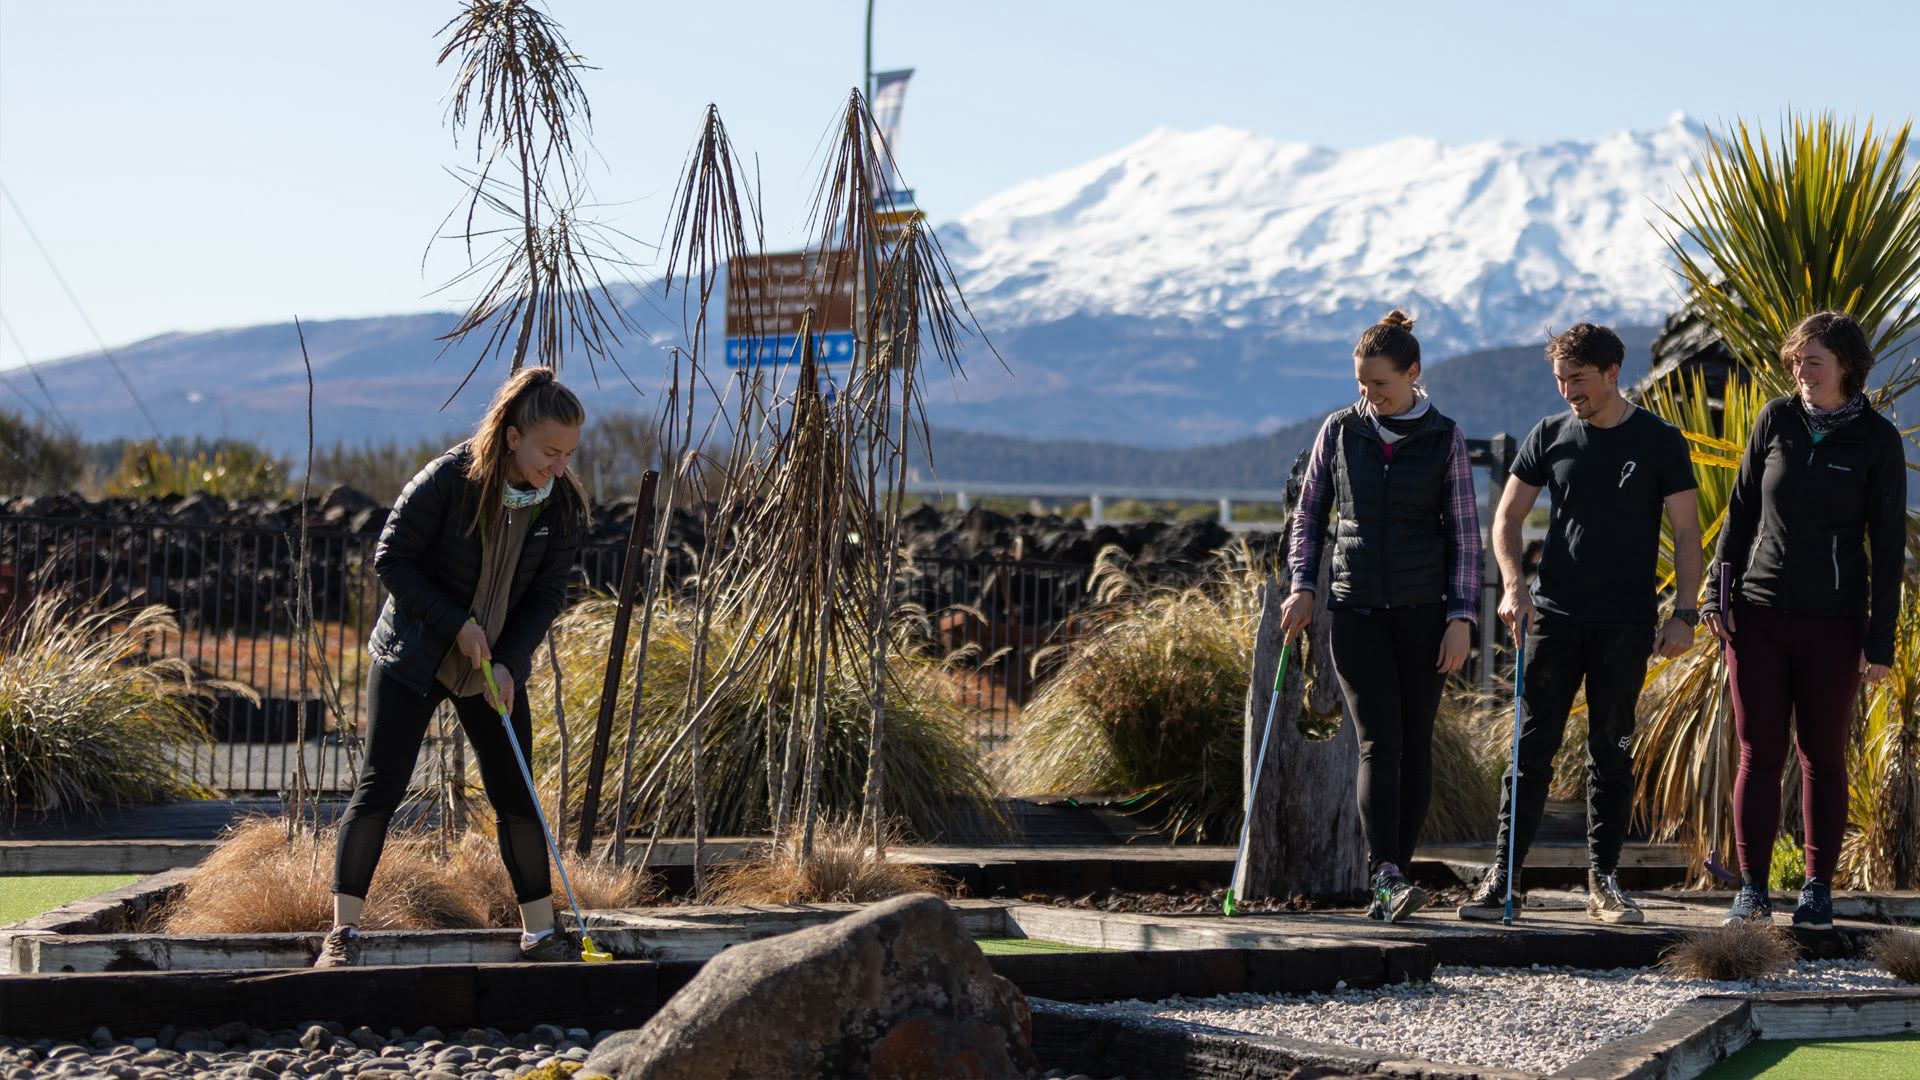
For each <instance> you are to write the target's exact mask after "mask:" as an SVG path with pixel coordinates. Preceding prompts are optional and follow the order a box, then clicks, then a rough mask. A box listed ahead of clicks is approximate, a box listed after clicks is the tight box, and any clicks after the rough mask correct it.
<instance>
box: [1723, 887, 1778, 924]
mask: <svg viewBox="0 0 1920 1080" xmlns="http://www.w3.org/2000/svg"><path fill="white" fill-rule="evenodd" d="M1772 921H1773V900H1772V898H1771V897H1769V896H1768V895H1767V890H1765V889H1763V888H1761V887H1760V886H1758V885H1749V884H1743V885H1741V886H1740V891H1739V892H1737V893H1735V894H1734V896H1733V906H1732V907H1730V908H1728V909H1727V915H1726V918H1724V919H1721V920H1720V925H1722V926H1732V925H1733V924H1734V923H1737V922H1772Z"/></svg>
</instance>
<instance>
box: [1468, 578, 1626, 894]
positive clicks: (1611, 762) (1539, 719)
mask: <svg viewBox="0 0 1920 1080" xmlns="http://www.w3.org/2000/svg"><path fill="white" fill-rule="evenodd" d="M1652 656H1653V626H1652V625H1651V624H1649V625H1646V626H1581V625H1578V624H1575V623H1570V622H1568V621H1566V620H1564V619H1554V618H1553V617H1552V616H1546V615H1543V616H1540V617H1539V620H1538V621H1537V622H1536V623H1535V624H1534V626H1533V628H1532V629H1531V630H1530V631H1528V633H1527V685H1526V686H1525V688H1524V689H1523V691H1522V693H1523V694H1524V696H1525V698H1526V702H1527V715H1526V722H1525V723H1523V724H1522V725H1521V726H1520V813H1519V850H1518V851H1517V852H1516V854H1515V858H1514V862H1515V864H1516V865H1519V866H1525V865H1526V861H1527V849H1528V848H1530V847H1531V846H1532V845H1533V837H1534V833H1535V832H1536V831H1538V829H1539V828H1540V815H1541V813H1543V812H1544V811H1545V809H1546V805H1547V788H1548V786H1549V785H1550V784H1551V783H1552V782H1553V757H1554V755H1555V754H1557V753H1559V752H1560V740H1561V739H1562V737H1563V736H1564V735H1565V733H1566V730H1567V714H1568V713H1569V712H1571V711H1572V709H1573V698H1574V695H1575V694H1577V693H1578V692H1579V690H1580V684H1581V683H1582V682H1583V681H1584V682H1585V683H1586V687H1587V861H1588V864H1589V865H1590V866H1591V867H1592V868H1593V869H1595V870H1598V871H1600V872H1601V873H1603V874H1605V873H1611V872H1612V871H1614V870H1615V869H1617V868H1618V867H1619V865H1620V845H1621V844H1622V843H1623V842H1625V840H1626V836H1627V819H1628V817H1629V815H1631V814H1632V812H1633V755H1632V746H1633V725H1634V709H1635V706H1637V705H1638V704H1639V701H1640V687H1641V685H1642V684H1643V683H1645V681H1646V677H1647V661H1648V659H1649V658H1651V657H1652ZM1509 717H1511V714H1509ZM1512 731H1513V729H1512V728H1511V727H1509V728H1508V729H1507V732H1508V738H1509V739H1511V738H1512ZM1507 745H1508V746H1511V745H1512V743H1511V742H1509V743H1508V744H1507ZM1512 800H1513V767H1512V764H1511V762H1509V764H1508V767H1507V770H1506V776H1505V778H1504V779H1503V780H1502V781H1501V785H1500V839H1499V847H1498V849H1497V850H1498V853H1499V855H1500V857H1501V858H1502V859H1505V858H1506V853H1507V830H1508V829H1509V828H1511V827H1512V824H1513V819H1514V814H1513V806H1512Z"/></svg>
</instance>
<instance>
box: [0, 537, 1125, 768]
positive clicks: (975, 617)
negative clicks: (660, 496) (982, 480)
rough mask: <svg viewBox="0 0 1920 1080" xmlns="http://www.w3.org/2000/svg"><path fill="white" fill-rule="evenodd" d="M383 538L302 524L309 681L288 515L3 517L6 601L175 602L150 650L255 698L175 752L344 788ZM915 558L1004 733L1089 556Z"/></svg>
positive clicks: (975, 706) (986, 724)
mask: <svg viewBox="0 0 1920 1080" xmlns="http://www.w3.org/2000/svg"><path fill="white" fill-rule="evenodd" d="M374 541H375V538H374V537H372V536H363V535H358V534H354V533H349V532H343V531H338V530H319V529H315V530H310V531H309V533H308V558H307V571H308V574H309V580H310V582H311V590H312V595H313V607H314V632H313V639H312V646H311V647H310V649H309V650H308V655H309V664H308V671H307V674H306V681H305V683H304V685H303V683H302V679H301V671H300V660H299V649H298V648H297V644H296V642H295V638H294V622H293V618H292V612H293V601H294V595H295V586H296V573H295V571H296V567H297V563H298V556H297V544H298V535H297V533H290V532H289V531H287V530H284V529H274V528H262V527H247V526H233V525H214V524H192V523H183V522H158V523H156V522H132V521H95V520H87V519H74V518H39V517H18V516H6V517H0V617H6V616H7V615H8V613H11V615H12V616H13V617H17V614H18V612H19V611H20V605H21V604H22V603H23V602H24V600H25V597H26V596H27V595H29V594H31V593H33V592H36V591H39V590H56V591H58V592H59V593H61V594H62V595H65V596H69V597H72V598H75V599H76V600H81V601H85V602H87V603H90V604H94V605H98V606H101V607H106V606H111V605H120V604H138V605H145V604H158V605H161V606H163V607H165V608H167V609H169V610H170V611H172V612H173V613H174V615H175V616H176V618H177V620H178V625H179V629H178V632H176V633H170V634H167V635H165V636H164V638H163V639H161V640H158V641H155V642H153V643H151V644H150V646H149V648H150V650H151V651H152V652H154V653H156V654H159V655H166V656H173V657H178V658H180V659H182V660H184V661H186V662H187V663H188V664H190V665H192V667H193V668H194V670H195V671H196V672H197V673H198V674H199V675H200V676H201V677H203V678H210V679H218V680H225V681H229V682H235V683H241V684H244V685H246V686H248V687H251V688H252V689H253V691H254V692H255V693H256V694H257V695H258V697H259V701H258V703H255V702H252V701H249V700H248V699H247V697H246V696H245V695H242V694H238V693H234V692H229V691H220V692H217V694H216V697H215V699H214V702H213V704H212V706H211V707H210V709H209V711H208V715H207V721H208V727H209V729H210V731H211V733H212V735H213V742H212V744H211V745H208V746H200V747H183V748H182V752H181V756H180V759H179V760H180V765H181V768H182V769H183V770H185V771H187V772H188V773H189V774H190V775H192V776H193V777H194V778H195V779H196V780H197V781H198V782H200V783H202V784H205V785H207V786H208V787H212V788H217V789H221V790H225V791H230V792H278V791H285V790H287V789H289V788H290V787H291V786H292V783H293V778H294V777H295V775H296V770H297V769H298V768H299V767H300V764H301V760H302V758H304V762H305V768H306V771H307V775H308V777H309V782H310V783H312V784H313V785H314V786H315V787H316V788H318V789H319V790H323V791H327V790H336V791H337V790H342V789H344V788H346V787H347V786H349V784H350V782H351V774H352V768H351V764H350V762H351V760H353V758H354V757H356V756H357V754H358V750H359V747H358V745H357V739H358V733H359V732H361V731H363V730H364V728H365V711H364V710H365V700H364V698H365V686H366V677H367V664H368V658H367V654H366V649H365V646H366V641H367V636H368V634H369V632H370V631H371V630H372V628H373V623H374V620H375V619H376V618H377V616H378V614H379V611H380V606H381V604H382V603H384V601H385V599H386V593H385V590H384V589H382V588H381V586H380V582H379V579H378V578H377V577H376V576H375V575H374V573H373V546H374ZM624 554H625V545H624V544H622V543H617V542H600V543H592V544H587V545H583V546H582V547H581V549H580V556H579V563H578V566H577V568H576V572H575V574H574V584H575V591H576V594H577V595H584V594H585V593H586V592H588V591H589V590H599V591H604V592H609V593H610V592H613V591H614V590H615V587H616V586H617V584H618V575H619V572H620V567H621V563H622V559H623V558H624ZM912 570H913V572H912V574H911V575H910V576H909V577H908V578H906V580H905V585H904V595H903V599H905V600H906V601H908V602H909V603H912V604H914V605H917V606H918V607H919V608H920V609H921V610H923V611H924V612H925V613H926V615H927V627H928V632H929V634H930V635H931V637H932V639H933V640H932V642H931V644H933V646H934V647H935V648H937V649H940V650H942V651H943V652H944V653H951V654H952V655H953V658H954V672H955V675H956V682H957V685H958V687H959V693H960V695H961V699H962V701H963V702H964V703H965V704H966V705H968V706H969V707H970V708H971V709H972V711H973V713H974V716H975V720H974V723H973V725H972V726H973V733H974V735H975V736H976V737H977V738H978V739H979V740H981V741H982V743H983V744H984V745H987V746H994V745H998V744H999V743H1001V742H1003V741H1004V740H1005V739H1006V738H1007V737H1008V736H1009V734H1010V733H1011V730H1012V726H1013V723H1014V719H1015V717H1016V716H1017V714H1018V712H1019V709H1020V707H1021V706H1022V705H1023V704H1025V703H1026V702H1027V701H1028V700H1030V699H1031V696H1032V694H1033V691H1034V673H1033V660H1034V658H1035V656H1036V654H1038V653H1039V652H1040V651H1041V650H1042V649H1044V648H1045V647H1046V646H1047V645H1049V644H1052V643H1056V642H1058V641H1060V640H1061V637H1062V634H1063V633H1064V632H1065V631H1066V630H1067V629H1068V628H1069V626H1070V621H1071V619H1072V616H1073V614H1074V613H1075V612H1076V611H1077V610H1079V609H1080V608H1081V607H1083V606H1084V604H1085V602H1086V599H1087V596H1086V575H1087V568H1086V567H1084V566H1074V565H1067V564H1058V563H1040V562H1010V561H1003V560H992V559H980V560H968V559H950V558H921V559H917V560H915V561H914V563H913V565H912ZM303 731H304V732H305V733H306V735H307V738H306V740H305V741H304V742H303V741H301V740H300V739H299V735H300V733H301V732H303ZM428 756H430V755H428ZM424 757H425V756H423V760H424Z"/></svg>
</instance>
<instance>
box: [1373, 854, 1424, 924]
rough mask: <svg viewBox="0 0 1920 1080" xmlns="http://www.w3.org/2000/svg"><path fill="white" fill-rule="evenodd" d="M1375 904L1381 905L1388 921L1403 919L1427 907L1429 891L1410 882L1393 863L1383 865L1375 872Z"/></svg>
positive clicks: (1394, 921)
mask: <svg viewBox="0 0 1920 1080" xmlns="http://www.w3.org/2000/svg"><path fill="white" fill-rule="evenodd" d="M1373 896H1374V902H1375V903H1377V904H1379V905H1380V910H1381V912H1382V913H1383V914H1384V916H1385V918H1386V921H1387V922H1390V923H1396V922H1399V921H1400V920H1401V919H1404V918H1406V917H1407V916H1409V915H1411V914H1413V913H1414V912H1416V911H1419V910H1420V909H1421V908H1423V907H1426V906H1427V890H1425V889H1422V888H1421V887H1420V886H1418V885H1415V884H1414V883H1413V882H1411V881H1408V880H1407V879H1406V876H1405V875H1403V874H1401V873H1400V867H1398V866H1396V865H1394V864H1393V863H1381V864H1380V868H1379V869H1378V870H1375V871H1374V872H1373Z"/></svg>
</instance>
